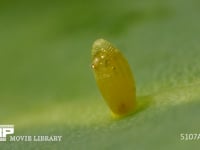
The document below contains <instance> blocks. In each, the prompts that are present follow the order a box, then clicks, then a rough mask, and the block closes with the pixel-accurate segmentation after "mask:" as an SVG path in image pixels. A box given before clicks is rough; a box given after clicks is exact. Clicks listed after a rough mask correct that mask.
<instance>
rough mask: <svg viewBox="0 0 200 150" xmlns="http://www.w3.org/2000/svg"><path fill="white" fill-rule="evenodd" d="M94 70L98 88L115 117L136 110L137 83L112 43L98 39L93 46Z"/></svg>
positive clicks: (125, 61)
mask: <svg viewBox="0 0 200 150" xmlns="http://www.w3.org/2000/svg"><path fill="white" fill-rule="evenodd" d="M92 69H93V72H94V76H95V79H96V82H97V85H98V88H99V90H100V92H101V94H102V96H103V98H104V99H105V101H106V103H107V104H108V106H109V108H110V109H111V112H112V113H113V114H114V116H124V115H127V114H130V113H132V112H133V111H134V110H135V108H136V88H135V81H134V78H133V75H132V72H131V69H130V67H129V64H128V62H127V60H126V59H125V57H124V56H123V55H122V53H121V52H120V51H119V50H118V49H117V48H115V47H114V46H113V45H112V44H111V43H110V42H108V41H106V40H104V39H98V40H96V41H95V42H94V44H93V46H92Z"/></svg>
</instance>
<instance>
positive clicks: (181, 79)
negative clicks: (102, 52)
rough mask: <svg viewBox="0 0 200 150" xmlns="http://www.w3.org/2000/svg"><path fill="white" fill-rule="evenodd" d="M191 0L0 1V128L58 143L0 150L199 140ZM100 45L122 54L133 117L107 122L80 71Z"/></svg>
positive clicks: (86, 74) (190, 144)
mask: <svg viewBox="0 0 200 150" xmlns="http://www.w3.org/2000/svg"><path fill="white" fill-rule="evenodd" d="M199 8H200V2H199V1H198V0H190V1H187V0H169V1H164V0H124V1H120V0H111V1H105V0H101V1H97V0H93V1H92V0H85V1H39V0H35V1H24V0H19V1H0V69H1V72H0V124H14V125H15V135H62V136H63V140H62V142H51V143H49V142H40V143H38V142H6V143H5V142H1V143H0V148H1V149H24V148H26V149H81V150H82V149H87V150H88V149H95V150H96V149H99V150H101V149H104V150H105V149H109V150H110V149H113V150H114V149H115V150H117V149H123V150H124V149H188V148H193V149H195V148H198V147H199V146H200V140H198V141H181V140H180V134H181V133H200V119H199V116H198V114H199V113H200V109H199V107H200V62H199V60H200V42H199V39H200V20H199V16H200V9H199ZM97 38H105V39H107V40H108V41H110V42H111V43H113V44H114V45H115V46H116V47H118V48H119V49H120V50H121V51H122V53H123V54H124V55H125V56H126V58H127V59H128V61H129V64H130V66H131V68H132V70H133V73H134V76H135V80H136V83H137V86H136V87H137V100H138V102H139V103H140V104H141V107H140V108H138V112H137V113H136V114H134V115H132V116H129V117H126V118H123V119H121V120H114V119H112V118H111V117H110V113H109V110H108V108H107V106H106V105H105V103H104V101H103V99H102V97H101V95H100V93H99V91H98V89H97V87H96V83H95V80H94V77H93V74H92V71H91V68H90V63H91V45H92V43H93V41H94V40H96V39H97Z"/></svg>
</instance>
